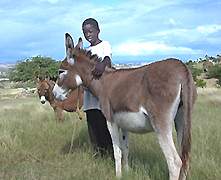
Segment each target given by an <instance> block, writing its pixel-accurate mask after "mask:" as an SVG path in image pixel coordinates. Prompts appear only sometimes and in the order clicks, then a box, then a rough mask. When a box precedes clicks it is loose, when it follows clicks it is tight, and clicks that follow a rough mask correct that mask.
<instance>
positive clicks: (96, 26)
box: [82, 18, 100, 31]
mask: <svg viewBox="0 0 221 180" xmlns="http://www.w3.org/2000/svg"><path fill="white" fill-rule="evenodd" d="M87 24H90V25H92V26H94V27H95V28H96V29H97V30H98V31H100V28H99V25H98V22H97V21H96V20H95V19H94V18H88V19H85V20H84V22H83V23H82V28H83V27H84V26H85V25H87Z"/></svg>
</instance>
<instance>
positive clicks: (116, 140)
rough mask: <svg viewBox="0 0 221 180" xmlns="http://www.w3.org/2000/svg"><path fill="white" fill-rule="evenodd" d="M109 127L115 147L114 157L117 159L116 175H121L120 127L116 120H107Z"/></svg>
mask: <svg viewBox="0 0 221 180" xmlns="http://www.w3.org/2000/svg"><path fill="white" fill-rule="evenodd" d="M107 127H108V130H109V132H110V135H111V139H112V143H113V149H114V159H115V171H116V176H117V177H119V178H120V177H121V175H122V174H121V158H122V152H121V148H120V147H121V144H120V136H119V127H118V126H117V124H116V123H114V122H109V121H107Z"/></svg>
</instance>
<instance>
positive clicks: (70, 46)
mask: <svg viewBox="0 0 221 180" xmlns="http://www.w3.org/2000/svg"><path fill="white" fill-rule="evenodd" d="M73 48H74V41H73V39H72V37H71V35H70V34H68V33H66V34H65V49H66V56H67V58H68V59H69V58H71V51H72V49H73Z"/></svg>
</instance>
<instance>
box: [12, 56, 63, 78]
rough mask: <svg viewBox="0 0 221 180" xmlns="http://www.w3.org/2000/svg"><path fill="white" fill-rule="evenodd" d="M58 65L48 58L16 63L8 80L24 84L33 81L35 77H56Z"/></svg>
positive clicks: (34, 58) (35, 58) (36, 58)
mask: <svg viewBox="0 0 221 180" xmlns="http://www.w3.org/2000/svg"><path fill="white" fill-rule="evenodd" d="M59 64H60V63H59V62H57V61H55V60H53V59H51V58H49V57H42V56H36V57H32V58H31V59H26V60H24V61H21V62H18V63H17V64H16V66H15V68H14V69H12V70H11V71H10V72H9V79H10V81H15V82H19V81H22V82H26V81H34V80H35V79H36V77H37V76H50V77H54V76H57V70H58V68H59Z"/></svg>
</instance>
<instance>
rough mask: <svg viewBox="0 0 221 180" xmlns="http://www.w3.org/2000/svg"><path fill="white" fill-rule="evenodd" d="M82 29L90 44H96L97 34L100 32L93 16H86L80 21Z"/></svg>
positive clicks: (97, 40) (97, 41)
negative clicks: (86, 17)
mask: <svg viewBox="0 0 221 180" xmlns="http://www.w3.org/2000/svg"><path fill="white" fill-rule="evenodd" d="M82 30H83V33H84V37H85V39H86V40H87V41H88V42H90V43H91V45H96V44H98V43H99V42H100V40H99V38H98V34H99V33H100V28H99V25H98V22H97V21H96V20H95V19H93V18H88V19H86V20H85V21H84V22H83V23H82Z"/></svg>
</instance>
